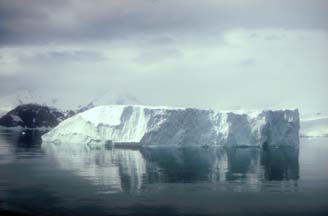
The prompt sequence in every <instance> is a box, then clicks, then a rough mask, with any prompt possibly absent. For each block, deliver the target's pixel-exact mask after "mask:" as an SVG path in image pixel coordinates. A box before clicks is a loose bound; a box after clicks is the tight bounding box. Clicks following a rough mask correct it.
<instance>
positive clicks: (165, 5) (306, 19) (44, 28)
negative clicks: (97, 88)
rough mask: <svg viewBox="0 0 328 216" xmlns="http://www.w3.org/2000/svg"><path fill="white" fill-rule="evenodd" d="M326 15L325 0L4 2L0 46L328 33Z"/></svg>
mask: <svg viewBox="0 0 328 216" xmlns="http://www.w3.org/2000/svg"><path fill="white" fill-rule="evenodd" d="M327 10H328V3H327V1H325V0H312V1H308V0H299V1H292V0H288V1H286V0H269V1H261V0H248V1H244V0H243V1H241V0H238V1H213V0H204V1H198V0H197V1H196V0H189V1H182V0H178V1H177V0H174V1H173V0H165V1H164V0H158V1H153V0H141V1H134V0H120V1H115V0H111V1H108V0H107V1H106V0H95V1H80V0H58V1H51V0H24V1H12V0H0V45H2V46H4V45H17V44H39V43H41V44H42V43H50V42H51V43H53V42H54V43H64V42H69V43H76V42H81V41H91V42H92V41H99V40H103V41H110V40H113V39H117V38H124V37H129V36H131V35H137V34H165V33H175V34H201V33H203V32H207V31H211V30H213V29H229V28H239V27H241V28H262V27H278V28H292V29H293V28H316V29H327V28H328V21H327V20H328V14H327V13H326V11H327ZM162 42H163V43H165V42H168V41H166V39H164V38H163V41H162Z"/></svg>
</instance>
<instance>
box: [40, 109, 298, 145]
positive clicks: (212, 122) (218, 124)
mask: <svg viewBox="0 0 328 216" xmlns="http://www.w3.org/2000/svg"><path fill="white" fill-rule="evenodd" d="M42 139H43V142H44V145H46V144H47V143H56V144H57V145H65V144H67V143H75V144H77V145H79V146H87V147H98V146H104V145H106V144H108V143H115V144H116V145H120V143H133V144H135V145H147V146H149V145H152V146H154V145H155V146H172V145H178V146H186V145H188V146H189V145H209V146H213V145H224V146H263V145H297V146H298V143H299V113H298V110H297V109H295V110H276V111H271V110H264V111H252V112H243V113H240V112H238V113H234V112H229V111H223V112H218V111H213V110H201V109H192V108H174V107H150V106H133V105H110V106H99V107H95V108H93V109H90V110H87V111H85V112H83V113H80V114H77V115H75V116H73V117H71V118H69V119H66V120H65V121H63V122H61V123H60V124H59V125H58V126H57V127H55V128H54V129H53V130H51V131H50V132H48V133H47V134H45V135H44V136H43V137H42Z"/></svg>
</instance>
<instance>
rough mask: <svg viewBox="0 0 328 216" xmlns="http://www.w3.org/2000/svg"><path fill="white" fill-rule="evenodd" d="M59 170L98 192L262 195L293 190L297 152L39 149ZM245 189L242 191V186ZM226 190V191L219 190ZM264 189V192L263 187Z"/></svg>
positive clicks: (282, 149) (290, 149)
mask: <svg viewBox="0 0 328 216" xmlns="http://www.w3.org/2000/svg"><path fill="white" fill-rule="evenodd" d="M44 149H45V151H46V152H47V153H48V154H51V155H52V156H53V157H54V158H55V159H56V161H57V162H58V163H59V165H60V166H61V167H62V168H64V169H69V170H72V171H73V172H75V173H76V174H77V175H79V176H81V177H83V178H85V179H88V180H90V181H91V182H92V183H93V184H96V185H100V186H103V187H102V188H103V192H108V193H115V192H121V191H129V192H138V191H140V190H142V188H143V186H145V185H149V184H156V183H194V182H209V183H220V182H221V183H222V182H224V183H231V186H232V187H231V188H233V190H234V191H238V187H233V186H234V183H236V184H235V186H238V185H239V186H240V184H242V185H243V187H240V188H244V189H243V190H245V188H246V189H247V190H251V191H261V190H263V188H264V187H262V186H263V184H270V182H271V181H276V180H279V181H281V180H285V181H281V182H282V184H286V185H282V187H283V188H284V190H285V189H293V188H295V186H297V180H298V178H299V164H298V155H299V151H298V148H294V147H290V146H281V147H267V148H263V149H261V148H238V147H237V148H223V147H215V148H202V147H185V148H183V147H182V148H181V147H169V148H168V147H147V148H141V149H117V148H113V149H92V150H90V149H72V148H69V145H68V146H67V148H65V149H63V147H62V146H60V147H58V146H56V145H48V146H47V147H45V148H44ZM245 185H246V187H244V186H245ZM224 188H225V190H226V189H227V187H224ZM265 188H267V187H265Z"/></svg>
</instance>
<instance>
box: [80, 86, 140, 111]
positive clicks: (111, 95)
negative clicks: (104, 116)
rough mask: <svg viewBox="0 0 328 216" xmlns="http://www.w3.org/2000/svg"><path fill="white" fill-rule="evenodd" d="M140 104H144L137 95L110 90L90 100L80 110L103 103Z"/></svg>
mask: <svg viewBox="0 0 328 216" xmlns="http://www.w3.org/2000/svg"><path fill="white" fill-rule="evenodd" d="M115 104H116V105H140V104H142V103H141V102H140V101H139V100H138V99H137V98H136V97H135V96H133V95H131V94H128V93H124V92H115V91H108V92H105V93H103V94H100V95H99V96H97V97H95V98H93V99H91V100H90V102H89V103H88V104H87V105H85V106H80V107H79V109H78V111H79V112H83V111H86V110H88V109H91V108H93V107H96V106H101V105H115Z"/></svg>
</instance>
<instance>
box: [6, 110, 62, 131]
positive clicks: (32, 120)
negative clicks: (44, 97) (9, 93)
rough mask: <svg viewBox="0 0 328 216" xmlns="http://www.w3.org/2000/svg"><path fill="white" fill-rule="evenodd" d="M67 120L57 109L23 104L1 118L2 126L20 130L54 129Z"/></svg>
mask: <svg viewBox="0 0 328 216" xmlns="http://www.w3.org/2000/svg"><path fill="white" fill-rule="evenodd" d="M64 119H65V115H64V113H62V112H59V111H58V110H56V109H55V108H50V107H47V106H42V105H38V104H23V105H19V106H17V107H16V108H15V109H13V110H11V111H9V112H8V113H7V114H5V115H4V116H2V117H0V126H3V127H20V128H52V127H55V126H57V125H58V124H59V122H61V121H63V120H64Z"/></svg>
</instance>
